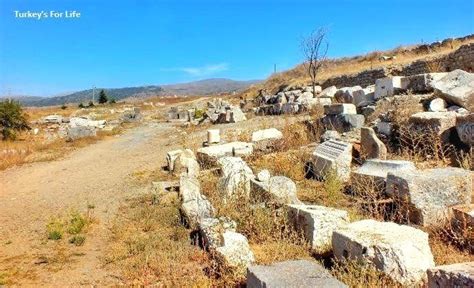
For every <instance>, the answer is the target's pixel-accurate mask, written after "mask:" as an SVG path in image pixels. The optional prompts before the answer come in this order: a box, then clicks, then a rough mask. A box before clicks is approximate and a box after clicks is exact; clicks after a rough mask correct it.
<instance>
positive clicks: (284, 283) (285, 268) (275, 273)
mask: <svg viewBox="0 0 474 288" xmlns="http://www.w3.org/2000/svg"><path fill="white" fill-rule="evenodd" d="M247 287H248V288H301V287H320V288H339V287H341V288H342V287H347V286H346V285H345V284H344V283H342V282H340V281H339V280H337V279H336V278H334V276H332V275H331V273H329V271H327V270H326V269H324V267H323V266H321V265H320V264H318V263H317V262H315V261H309V260H291V261H285V262H278V263H273V264H271V265H258V266H251V267H249V268H248V269H247Z"/></svg>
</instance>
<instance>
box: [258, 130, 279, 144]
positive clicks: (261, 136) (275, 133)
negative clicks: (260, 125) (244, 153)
mask: <svg viewBox="0 0 474 288" xmlns="http://www.w3.org/2000/svg"><path fill="white" fill-rule="evenodd" d="M281 138H283V133H281V131H280V130H278V129H276V128H269V129H263V130H258V131H255V132H253V133H252V142H259V141H265V140H278V139H281Z"/></svg>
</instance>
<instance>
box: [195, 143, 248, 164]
mask: <svg viewBox="0 0 474 288" xmlns="http://www.w3.org/2000/svg"><path fill="white" fill-rule="evenodd" d="M252 152H253V144H252V143H246V142H230V143H225V144H221V145H214V146H210V147H203V148H199V149H198V150H197V159H198V161H199V162H200V163H202V164H208V165H215V164H216V163H217V160H218V159H219V158H221V157H224V156H249V155H250V154H252Z"/></svg>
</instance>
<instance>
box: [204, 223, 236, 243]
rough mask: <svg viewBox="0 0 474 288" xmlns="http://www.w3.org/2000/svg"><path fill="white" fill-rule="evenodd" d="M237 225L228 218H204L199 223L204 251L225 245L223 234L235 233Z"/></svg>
mask: <svg viewBox="0 0 474 288" xmlns="http://www.w3.org/2000/svg"><path fill="white" fill-rule="evenodd" d="M236 228H237V223H235V221H233V220H232V219H230V218H227V217H219V218H204V219H202V220H201V223H199V235H200V236H201V239H200V241H201V245H202V247H203V248H204V249H207V250H213V249H216V248H217V247H221V246H223V245H224V238H223V234H224V233H225V232H226V231H232V232H235V229H236Z"/></svg>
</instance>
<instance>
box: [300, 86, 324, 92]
mask: <svg viewBox="0 0 474 288" xmlns="http://www.w3.org/2000/svg"><path fill="white" fill-rule="evenodd" d="M322 90H323V88H322V87H321V86H319V85H315V86H314V87H313V86H306V87H304V88H303V91H304V92H311V93H313V91H314V92H316V94H318V93H321V91H322Z"/></svg>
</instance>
